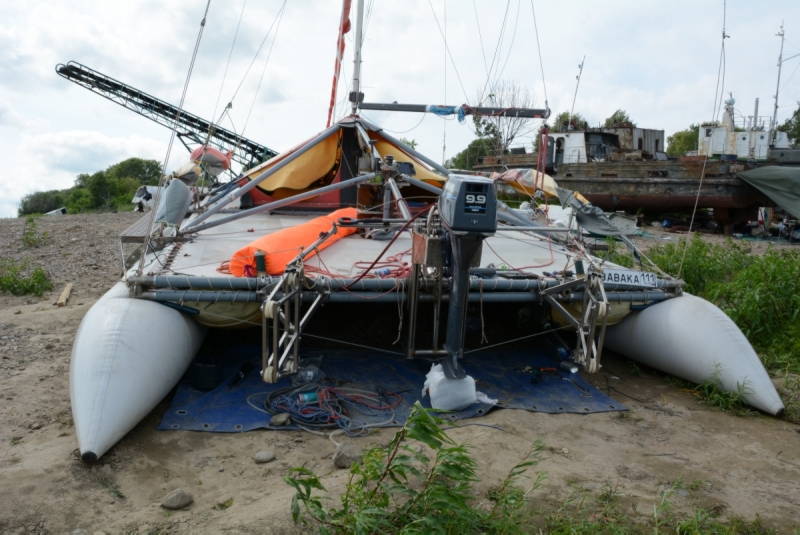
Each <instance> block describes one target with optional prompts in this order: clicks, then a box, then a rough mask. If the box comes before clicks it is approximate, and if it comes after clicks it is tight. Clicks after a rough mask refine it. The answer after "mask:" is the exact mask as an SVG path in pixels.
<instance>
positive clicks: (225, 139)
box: [56, 61, 277, 168]
mask: <svg viewBox="0 0 800 535" xmlns="http://www.w3.org/2000/svg"><path fill="white" fill-rule="evenodd" d="M56 73H57V74H58V75H59V76H61V77H63V78H66V79H67V80H69V81H70V82H75V83H76V84H78V85H80V86H83V87H85V88H86V89H88V90H90V91H93V92H94V93H97V94H98V95H100V96H102V97H105V98H107V99H108V100H110V101H111V102H115V103H117V104H119V105H120V106H123V107H125V108H127V109H129V110H131V111H133V112H136V113H138V114H139V115H141V116H143V117H147V118H148V119H150V120H151V121H154V122H156V123H158V124H160V125H162V126H166V127H167V128H169V129H170V130H174V131H175V132H176V133H177V134H178V138H179V139H180V140H181V143H183V144H184V145H185V146H186V147H187V148H189V144H188V143H196V144H199V145H204V144H208V145H211V146H213V147H215V148H217V149H219V150H221V151H223V152H226V151H229V150H231V151H233V160H234V161H236V162H237V163H239V164H241V165H242V166H243V167H245V168H247V167H252V166H253V165H255V164H256V163H259V162H262V161H264V160H266V159H268V158H271V157H273V156H275V155H276V154H277V152H275V151H274V150H272V149H270V148H268V147H265V146H264V145H260V144H258V143H256V142H255V141H253V140H251V139H247V138H246V137H244V136H240V135H239V134H237V133H235V132H232V131H231V130H227V129H225V128H223V127H221V126H219V125H216V124H214V123H212V122H210V121H207V120H205V119H203V118H202V117H198V116H197V115H194V114H193V113H189V112H188V111H186V110H182V109H181V108H178V107H177V106H173V105H172V104H170V103H169V102H165V101H163V100H161V99H159V98H156V97H154V96H152V95H149V94H147V93H145V92H144V91H140V90H139V89H136V88H135V87H132V86H129V85H128V84H124V83H122V82H120V81H119V80H115V79H114V78H111V77H110V76H106V75H105V74H103V73H101V72H98V71H96V70H94V69H91V68H89V67H87V66H86V65H82V64H80V63H78V62H77V61H70V62H68V63H66V64H64V63H59V64H58V65H56ZM187 140H188V142H187Z"/></svg>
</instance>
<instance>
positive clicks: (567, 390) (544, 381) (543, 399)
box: [159, 346, 626, 432]
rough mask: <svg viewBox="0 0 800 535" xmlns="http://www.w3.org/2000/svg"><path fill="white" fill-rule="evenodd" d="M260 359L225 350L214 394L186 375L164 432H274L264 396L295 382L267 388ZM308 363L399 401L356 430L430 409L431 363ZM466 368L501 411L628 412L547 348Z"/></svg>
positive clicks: (345, 355)
mask: <svg viewBox="0 0 800 535" xmlns="http://www.w3.org/2000/svg"><path fill="white" fill-rule="evenodd" d="M259 355H260V349H259V348H258V347H256V346H239V347H234V348H229V349H227V350H226V351H225V354H224V355H220V356H219V358H217V360H216V362H217V364H218V365H219V369H218V371H219V373H218V375H219V379H221V382H220V384H219V385H218V386H216V387H215V388H213V389H212V390H209V391H201V390H197V389H196V388H194V387H193V386H192V382H193V381H192V380H191V378H190V377H189V374H187V377H184V379H183V380H182V381H181V383H180V384H179V386H178V388H177V391H176V392H175V395H174V397H173V398H172V401H171V403H170V406H169V408H168V409H167V411H166V413H165V414H164V416H163V418H162V420H161V423H160V425H159V429H164V430H167V429H184V430H194V431H217V432H239V431H249V430H253V429H260V428H269V427H270V425H269V421H270V415H269V413H267V412H266V410H265V409H264V403H265V401H266V399H267V396H268V395H269V393H270V392H274V391H276V390H278V389H282V388H285V387H287V386H289V385H291V378H290V377H285V378H283V379H281V380H280V381H279V382H278V383H277V384H267V383H264V382H263V381H262V380H261V378H260V377H259V369H260V362H259ZM303 357H304V360H305V361H313V362H315V363H317V364H318V365H319V368H320V369H321V370H322V372H323V373H324V377H325V379H324V381H325V382H326V383H328V384H332V385H345V384H346V385H349V386H357V387H358V388H363V389H367V390H371V391H376V392H393V393H397V394H400V396H402V401H401V403H400V405H399V406H397V407H396V408H395V410H394V412H393V414H392V415H391V416H390V418H391V421H387V418H386V414H385V413H376V414H360V415H356V416H355V417H354V422H353V423H354V424H355V425H361V424H370V425H375V424H378V423H382V425H384V426H399V425H402V424H403V423H404V422H405V419H406V417H407V415H408V411H409V410H410V408H411V406H412V405H413V404H414V402H415V401H417V400H421V401H422V403H423V405H425V406H430V405H429V404H428V400H427V398H426V399H424V400H423V399H422V396H421V390H422V385H423V383H424V381H425V374H426V373H427V372H428V370H429V369H430V365H431V364H430V362H429V361H424V360H407V359H400V358H391V357H387V356H386V355H379V354H374V353H369V352H365V351H352V350H315V351H306V352H304V353H303ZM220 363H221V364H220ZM463 364H464V368H465V369H466V371H467V373H468V374H470V375H471V376H472V377H474V378H475V381H476V387H477V389H478V390H479V391H481V392H484V393H485V394H487V395H488V396H489V397H490V398H494V399H497V407H502V408H509V409H526V410H531V411H538V412H547V413H564V412H566V413H582V414H588V413H593V412H608V411H619V410H626V408H625V407H624V406H623V405H622V404H621V403H619V402H617V401H615V400H614V399H612V398H610V397H608V396H606V395H605V394H603V393H602V392H600V391H599V390H597V389H596V388H594V387H593V386H592V385H590V384H589V383H587V382H586V381H585V380H584V379H583V378H581V376H580V375H579V374H573V373H570V372H569V371H568V370H564V369H561V368H559V367H558V364H559V361H558V357H557V356H556V352H555V350H552V349H550V348H548V350H547V351H544V350H542V351H536V350H533V351H532V350H518V349H515V350H507V351H503V350H491V351H485V352H479V353H472V354H470V355H469V356H468V357H466V358H465V359H464V362H463ZM553 368H555V370H553ZM542 369H544V370H545V371H544V372H542V371H541V370H542ZM190 372H191V370H190ZM194 382H195V384H196V381H194ZM492 408H493V405H491V404H485V403H475V404H474V405H472V406H470V407H468V408H466V409H464V410H462V411H458V412H453V413H447V414H446V415H445V417H446V418H449V419H461V418H470V417H474V416H479V415H482V414H485V413H486V412H488V411H489V410H491V409H492Z"/></svg>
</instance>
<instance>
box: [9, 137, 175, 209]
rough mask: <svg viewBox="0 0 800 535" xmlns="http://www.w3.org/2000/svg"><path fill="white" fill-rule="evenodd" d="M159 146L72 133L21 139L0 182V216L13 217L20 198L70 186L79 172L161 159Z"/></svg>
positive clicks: (146, 141) (148, 141) (145, 140)
mask: <svg viewBox="0 0 800 535" xmlns="http://www.w3.org/2000/svg"><path fill="white" fill-rule="evenodd" d="M163 153H164V147H163V146H162V144H161V143H159V142H157V141H154V140H152V139H148V138H144V137H141V136H136V135H131V136H126V137H112V136H107V135H105V134H103V133H101V132H94V131H86V130H71V131H61V132H52V133H47V134H40V135H35V136H31V137H27V138H25V139H23V140H22V141H21V143H20V145H19V151H18V152H17V153H16V154H15V159H14V161H12V162H11V166H10V167H6V168H5V169H4V170H3V179H2V180H0V217H11V216H14V215H16V209H17V207H18V205H19V201H20V199H22V197H24V196H25V195H27V194H28V193H32V192H34V191H45V190H51V189H63V188H69V187H71V186H72V185H73V184H74V182H75V177H76V176H77V175H78V174H80V173H94V172H95V171H101V170H103V169H105V168H106V167H108V166H110V165H112V164H114V163H117V162H119V161H121V160H124V159H126V158H131V157H143V158H153V159H156V160H159V161H160V160H161V158H163Z"/></svg>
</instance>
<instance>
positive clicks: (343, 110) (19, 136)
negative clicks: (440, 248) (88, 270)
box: [0, 0, 800, 215]
mask: <svg viewBox="0 0 800 535" xmlns="http://www.w3.org/2000/svg"><path fill="white" fill-rule="evenodd" d="M205 4H206V3H205V1H204V0H184V1H182V2H163V1H161V0H142V1H140V2H96V1H92V0H72V1H71V2H69V3H63V2H50V1H46V0H32V1H29V2H24V3H13V2H5V3H4V6H3V8H4V18H5V20H10V21H14V23H13V24H5V25H2V26H0V73H2V75H1V76H0V143H2V145H3V147H4V149H5V150H7V151H8V153H10V154H14V161H13V162H12V163H11V167H10V168H9V167H6V169H5V171H3V172H0V215H13V208H12V209H9V208H8V207H9V206H13V203H14V202H15V199H18V198H19V197H20V196H21V195H22V194H24V193H26V192H29V191H33V190H35V189H45V188H48V187H64V186H69V185H70V184H71V183H72V181H73V180H74V176H75V174H77V173H79V172H93V171H96V170H98V169H103V168H105V167H106V166H108V165H110V164H112V163H115V161H117V160H119V159H122V158H124V157H128V156H146V157H154V158H156V159H158V160H160V159H161V158H162V157H163V152H164V151H165V148H166V142H167V140H168V139H169V132H168V131H167V130H166V129H165V128H163V127H161V126H158V125H156V124H154V123H152V122H150V121H148V120H146V119H143V118H141V117H139V116H137V115H135V114H132V113H130V112H129V111H126V110H124V109H122V108H121V107H119V106H117V105H116V104H111V103H109V102H107V101H104V100H103V99H101V98H98V97H97V95H94V94H92V93H90V92H89V91H86V90H85V89H82V88H79V87H77V86H75V85H73V84H71V83H70V82H68V81H66V80H63V79H61V78H59V77H58V76H56V75H55V73H54V72H53V67H54V66H55V64H56V63H58V62H63V61H67V60H70V59H75V60H78V61H80V62H81V63H84V64H86V65H88V66H90V67H92V68H95V69H97V70H99V71H101V72H104V73H107V74H109V75H110V76H112V77H114V78H117V79H119V80H120V81H123V82H126V83H128V84H131V85H133V86H135V87H138V88H141V89H143V90H144V91H147V92H149V93H151V94H153V95H155V96H157V97H159V98H162V99H164V100H167V101H169V102H173V103H177V101H178V98H179V96H180V91H181V88H182V86H183V80H184V76H185V74H186V70H187V67H188V63H189V60H190V57H191V52H192V49H193V47H194V43H195V38H196V36H197V31H198V29H199V21H200V17H201V15H202V10H203V8H204V7H205ZM243 4H245V2H244V0H237V1H235V2H226V3H223V2H215V3H212V6H211V10H210V12H209V15H208V18H207V23H206V26H205V29H204V38H203V41H202V43H201V46H200V50H199V54H198V59H197V63H196V65H195V70H194V75H193V78H192V83H191V85H190V87H189V93H188V95H187V100H186V103H185V107H186V109H188V110H189V111H192V112H193V113H196V114H198V115H200V116H203V117H211V115H212V112H213V111H214V102H215V101H216V100H217V96H218V94H219V92H220V91H219V88H220V84H221V82H222V75H223V73H224V72H225V70H226V68H227V72H228V74H227V78H226V80H225V86H224V89H223V91H222V93H221V97H220V104H219V106H220V108H221V106H223V105H224V103H225V102H227V100H228V99H230V97H231V96H232V94H233V92H234V89H235V88H236V87H237V86H238V84H239V83H240V82H241V81H242V80H243V75H244V73H245V70H246V69H247V66H248V64H249V63H250V61H251V59H252V58H253V55H254V54H255V52H256V49H257V48H258V46H259V44H260V43H261V41H262V39H263V37H264V33H265V32H266V30H267V28H268V27H269V26H270V24H271V23H272V20H273V17H274V15H275V13H276V12H277V11H278V9H279V8H280V6H281V4H282V0H265V1H264V2H247V3H246V11H245V15H244V18H243V19H242V26H241V29H240V32H239V35H238V37H237V43H236V47H235V50H234V52H233V56H232V59H231V62H230V64H228V63H227V58H228V53H229V51H230V47H231V42H232V40H233V35H234V30H235V27H236V22H237V20H238V18H239V13H240V9H241V7H242V5H243ZM367 4H368V6H369V5H371V6H372V9H371V11H370V13H369V14H368V17H367V20H368V26H367V28H366V40H365V48H364V66H363V71H362V79H363V90H364V92H365V93H366V95H367V100H371V101H394V100H397V101H399V102H411V103H448V104H460V103H462V102H464V101H465V99H467V100H472V99H473V98H474V95H475V94H477V93H478V92H479V89H480V88H481V87H482V86H483V85H484V83H485V81H486V74H485V67H484V63H483V54H482V52H481V45H483V49H484V52H485V54H486V56H487V62H490V61H491V57H492V56H493V55H494V50H495V48H496V44H497V42H498V38H499V36H500V34H501V28H502V22H503V16H504V10H505V6H506V3H505V2H497V1H494V0H476V2H475V6H476V11H477V19H478V23H476V14H475V12H473V9H472V3H471V2H466V1H455V0H430V1H429V0H408V1H404V2H380V1H375V2H367ZM431 5H432V6H433V8H434V10H435V12H436V16H437V17H438V18H439V20H440V22H442V23H444V21H445V18H446V34H447V43H448V46H449V48H450V52H451V53H452V56H453V59H454V61H455V64H456V67H455V69H454V67H453V66H452V64H451V62H450V59H449V58H447V57H446V55H445V52H444V49H443V46H442V38H441V36H440V34H439V30H438V29H437V27H436V23H435V21H434V17H433V14H432V13H431ZM535 6H536V10H537V20H538V26H539V32H540V40H541V44H542V56H543V60H544V70H545V76H546V82H547V92H548V98H549V104H550V106H551V108H552V109H553V111H554V112H556V113H557V112H559V111H564V110H568V109H569V107H570V105H571V102H572V95H573V92H574V89H575V75H576V72H577V68H576V66H577V64H578V62H579V61H580V59H581V57H582V56H583V55H584V54H585V55H586V56H587V59H586V68H585V71H584V76H583V78H582V80H581V86H580V89H579V92H578V98H577V102H576V104H575V109H576V111H580V112H581V113H583V114H584V115H585V116H586V117H587V119H588V120H589V121H590V122H592V123H598V122H600V121H602V120H603V119H604V118H605V117H607V116H608V115H610V114H611V113H612V112H613V111H614V110H616V109H617V108H623V109H626V110H627V111H628V112H629V113H630V114H631V116H632V117H633V118H634V119H635V120H636V121H637V122H638V123H639V124H641V125H642V126H645V127H650V128H664V129H665V130H666V131H667V134H668V135H669V134H670V133H671V132H673V131H675V130H678V129H682V128H685V127H686V126H687V125H688V124H689V123H692V122H700V121H704V120H707V119H708V118H709V116H710V114H711V108H712V104H713V92H714V83H715V79H716V69H717V60H718V55H719V41H720V31H721V22H722V7H721V5H720V4H719V3H717V2H701V3H698V2H696V1H692V0H673V1H671V2H659V1H655V0H650V1H640V0H616V1H615V2H611V3H605V4H602V5H600V4H596V3H589V2H558V3H551V2H536V3H535ZM444 7H446V17H445V13H444V11H445V10H444ZM340 9H341V8H340V4H339V2H333V1H330V0H315V1H304V2H297V1H291V2H287V7H286V12H285V16H284V18H283V21H282V23H281V25H280V31H279V34H278V39H277V41H276V43H275V46H274V49H273V52H272V57H271V60H270V63H269V66H268V69H267V71H266V76H265V78H264V83H263V85H262V86H261V89H260V92H259V94H258V95H257V97H256V98H255V106H254V107H253V110H252V116H251V118H250V122H249V124H248V127H247V131H246V132H245V135H247V136H248V137H251V138H253V139H255V140H257V141H258V142H260V143H263V144H265V145H267V146H269V147H272V148H275V149H278V150H282V149H285V148H288V147H290V146H293V145H294V144H295V143H297V142H298V141H300V140H302V139H306V138H308V137H309V136H311V135H313V134H314V133H315V132H316V131H317V130H319V129H321V128H322V127H324V124H325V117H326V115H327V109H328V100H329V96H330V83H331V76H332V72H333V59H334V51H335V42H336V30H337V24H338V20H339V10H340ZM509 13H510V15H509V18H508V20H507V24H506V28H505V34H504V38H503V41H502V44H501V46H500V47H499V48H498V52H497V60H496V62H497V63H498V64H500V65H505V67H504V70H503V78H504V79H507V80H514V81H517V82H520V83H523V84H527V85H528V86H529V87H530V88H531V89H532V91H534V92H535V94H536V97H537V101H536V104H537V105H542V104H543V101H544V95H543V91H542V80H541V75H540V68H539V60H538V54H537V52H536V40H535V34H534V32H533V24H532V22H533V21H532V16H531V12H530V2H527V1H524V0H522V1H520V0H517V2H513V1H512V2H511V3H510V4H509ZM727 15H728V21H727V28H726V29H727V33H728V34H730V35H731V38H730V39H728V40H727V41H726V48H727V60H728V61H727V67H728V68H727V76H726V87H727V88H730V89H731V90H732V91H733V92H734V95H735V97H736V99H737V108H739V109H740V111H741V112H742V113H743V114H750V113H752V111H750V110H751V109H752V103H753V99H755V98H756V97H760V99H761V111H760V114H761V115H767V114H768V113H770V112H771V106H772V101H771V95H772V93H773V92H774V84H775V75H776V72H775V60H776V59H777V49H778V42H777V39H776V38H775V37H774V34H775V32H776V30H777V29H778V26H779V25H780V23H781V21H782V20H785V21H787V27H786V32H787V38H788V39H787V49H786V51H785V52H786V55H787V56H788V55H791V54H793V53H797V52H800V50H798V49H795V48H796V47H795V46H794V45H793V44H792V43H798V42H800V38H798V37H797V34H798V33H800V27H794V26H792V25H793V24H796V22H795V21H797V20H800V4H798V3H797V2H796V1H794V0H776V1H774V2H770V3H766V4H763V3H761V4H759V3H745V2H729V3H728V13H727ZM353 17H354V14H353ZM515 25H516V35H515V37H514V39H513V48H510V44H511V42H512V39H511V33H512V31H513V29H514V26H515ZM478 29H480V32H479V31H478ZM353 34H354V32H351V33H350V34H349V35H348V36H347V53H346V57H345V60H344V63H343V69H342V77H341V84H340V87H339V99H338V101H339V105H338V107H337V113H338V115H339V116H340V117H341V116H343V115H346V114H347V113H349V105H348V103H347V102H346V96H347V92H348V89H349V84H350V77H351V74H352V51H353V40H354V35H353ZM262 58H263V56H262ZM793 61H796V62H800V58H798V59H795V60H793ZM262 65H263V63H262V61H261V60H258V61H256V63H255V65H254V67H253V70H252V73H251V75H250V77H249V78H247V79H245V80H244V83H243V86H242V89H241V91H240V93H239V95H238V98H237V99H236V101H235V102H234V105H233V110H232V112H231V118H232V120H233V123H232V124H233V125H235V127H236V128H242V126H243V125H244V122H245V118H246V117H247V115H248V113H250V107H251V102H253V100H254V95H255V90H256V85H257V80H258V77H259V76H260V73H261V68H262ZM793 70H794V66H793V65H792V64H790V63H787V66H786V71H785V79H786V80H789V82H787V83H785V84H784V86H783V88H782V96H781V102H782V105H781V109H780V110H779V120H783V119H784V118H786V117H788V115H789V114H790V113H791V112H792V111H793V110H794V106H795V102H796V101H797V100H798V99H800V83H798V82H797V80H798V79H800V75H796V76H794V78H793V79H792V78H790V77H791V72H792V71H793ZM459 76H460V78H461V80H462V82H463V85H464V89H462V88H461V87H460V84H459V81H458V77H459ZM445 81H446V90H445ZM465 92H466V93H467V95H466V97H465V95H464V93H465ZM218 113H219V109H218ZM365 115H368V116H369V117H371V118H374V119H376V120H378V121H380V123H381V124H382V126H384V127H385V128H386V129H387V130H389V131H391V132H393V133H396V134H397V135H400V136H403V137H407V138H410V139H415V140H417V141H418V142H419V148H420V149H421V150H422V151H423V152H425V153H427V154H428V155H430V156H431V157H432V158H434V159H437V160H438V159H440V158H441V157H442V145H443V141H444V142H445V143H446V146H447V149H446V154H447V156H451V155H453V154H454V153H456V152H458V151H459V150H461V149H462V148H463V147H465V146H466V145H467V143H469V141H470V140H471V138H472V136H473V133H472V130H471V128H470V123H469V122H467V124H465V125H459V124H457V123H456V122H455V121H443V120H442V119H440V118H438V117H424V118H423V117H420V116H419V115H416V114H379V113H375V112H372V113H366V114H365ZM421 119H422V121H421V122H420V120H421ZM415 125H418V126H417V127H416V128H414V127H415ZM226 126H227V127H231V123H226ZM443 132H444V133H445V134H446V139H445V140H443ZM137 152H138V153H137ZM174 152H175V154H176V155H175V157H174V158H173V162H174V163H171V166H172V165H176V164H177V163H178V161H179V160H180V159H181V157H182V154H183V153H182V149H181V147H180V146H177V147H176V149H175V151H174Z"/></svg>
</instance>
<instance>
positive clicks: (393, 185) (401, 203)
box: [384, 177, 411, 221]
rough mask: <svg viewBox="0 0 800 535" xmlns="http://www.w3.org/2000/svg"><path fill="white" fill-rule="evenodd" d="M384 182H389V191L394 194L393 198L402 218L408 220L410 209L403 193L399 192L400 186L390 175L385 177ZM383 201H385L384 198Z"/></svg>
mask: <svg viewBox="0 0 800 535" xmlns="http://www.w3.org/2000/svg"><path fill="white" fill-rule="evenodd" d="M386 183H387V184H389V189H390V190H392V191H391V193H392V195H393V196H394V198H395V200H396V201H397V207H398V208H399V209H400V213H401V214H402V215H403V219H405V220H406V221H408V220H409V219H411V210H409V209H408V203H406V200H405V198H404V197H403V194H402V193H400V187H399V186H398V185H397V182H395V181H394V179H393V178H391V177H389V179H387V181H386ZM384 202H386V200H385V198H384ZM387 219H388V218H387Z"/></svg>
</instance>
